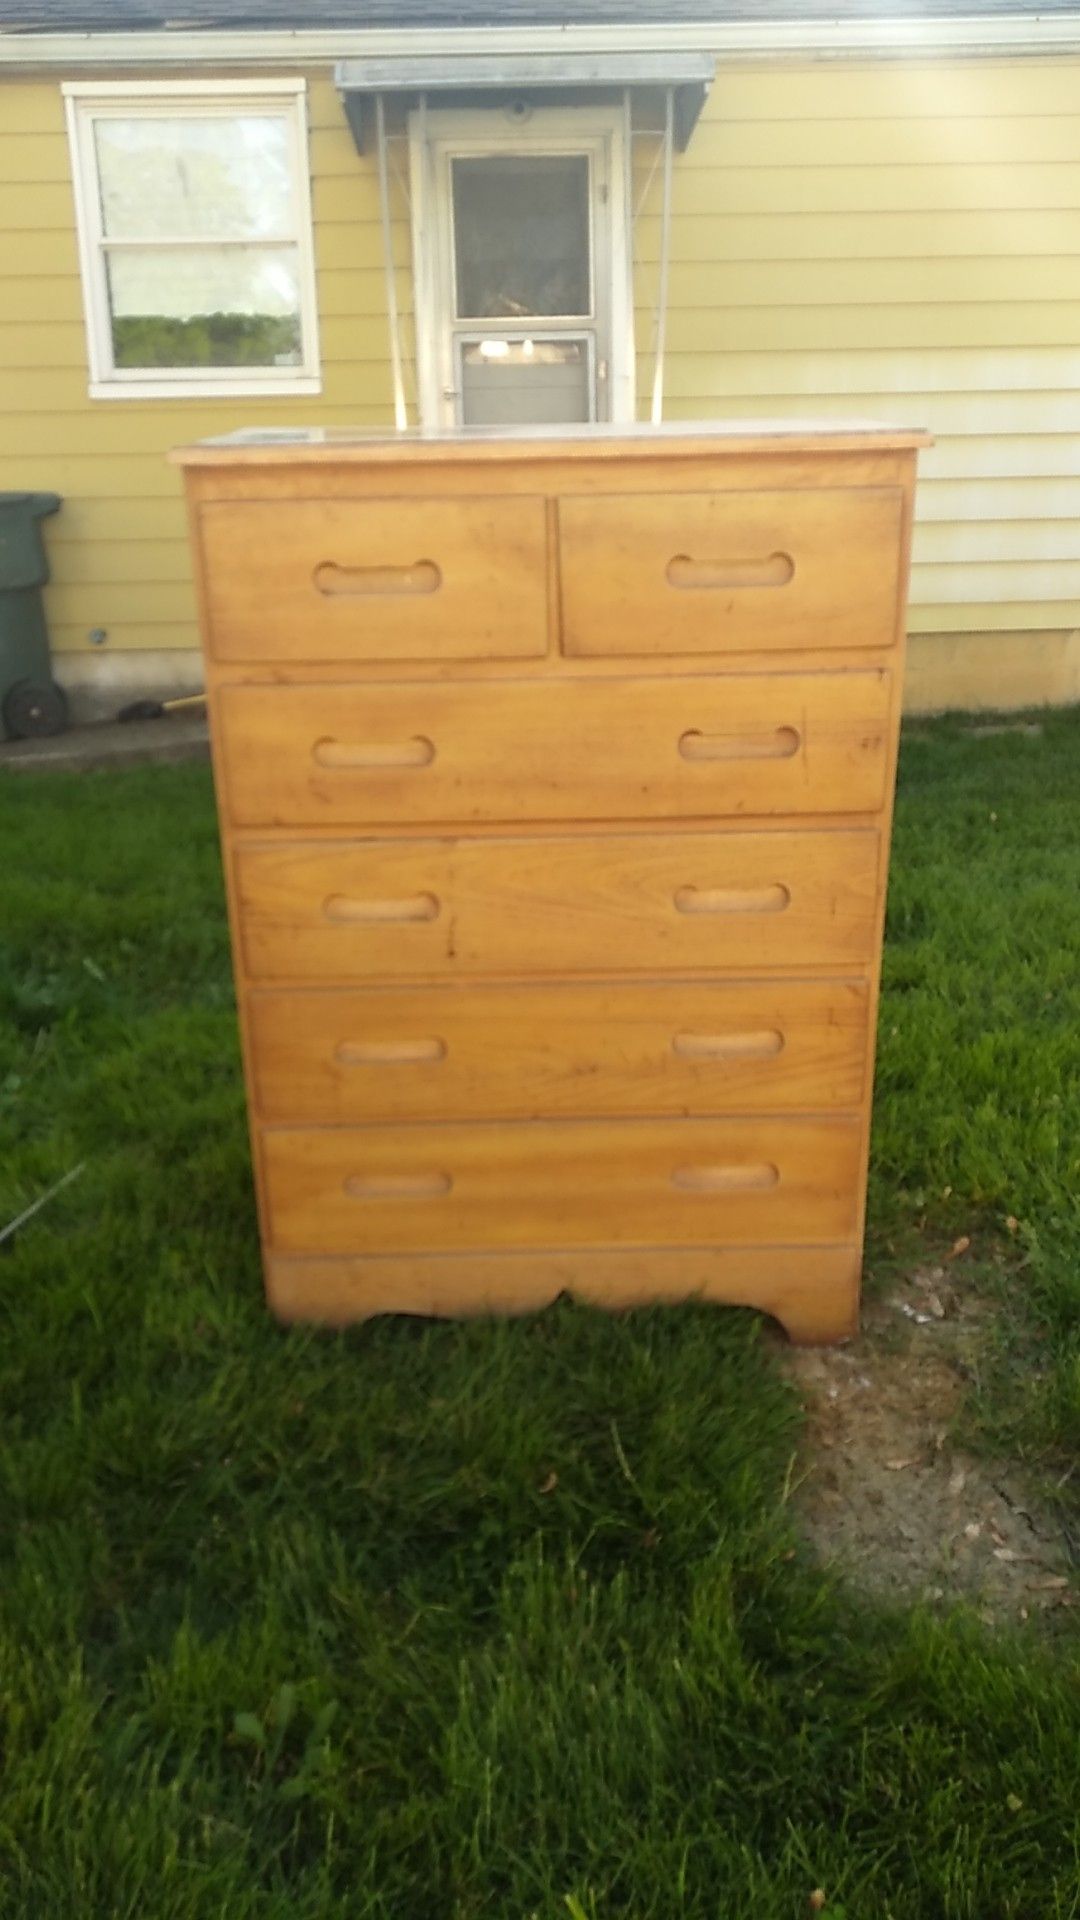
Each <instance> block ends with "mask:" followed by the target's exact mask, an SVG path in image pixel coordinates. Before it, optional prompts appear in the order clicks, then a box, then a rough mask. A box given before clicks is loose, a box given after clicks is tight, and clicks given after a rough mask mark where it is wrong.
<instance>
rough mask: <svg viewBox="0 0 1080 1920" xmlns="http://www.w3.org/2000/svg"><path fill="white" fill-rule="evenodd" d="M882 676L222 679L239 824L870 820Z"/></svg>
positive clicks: (885, 695) (877, 798) (881, 747)
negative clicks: (440, 681) (849, 816)
mask: <svg viewBox="0 0 1080 1920" xmlns="http://www.w3.org/2000/svg"><path fill="white" fill-rule="evenodd" d="M890 702H891V676H890V675H889V674H888V673H886V672H882V671H876V670H871V671H867V672H854V673H806V674H782V673H778V674H764V673H763V674H728V675H713V676H704V675H702V676H690V675H688V676H686V677H685V678H683V677H679V678H677V679H676V678H672V677H671V676H670V675H669V676H667V677H665V678H663V679H637V680H618V681H605V680H573V681H562V682H555V681H550V680H546V681H540V680H516V681H514V680H503V681H490V682H486V683H476V684H468V685H461V684H458V685H443V686H432V685H424V684H419V683H417V684H413V685H405V686H395V685H386V684H381V683H380V684H373V685H369V686H356V685H351V686H350V685H344V686H342V685H336V686H302V687H281V686H268V687H253V686H227V687H223V688H222V689H221V691H220V693H219V695H218V700H217V708H216V720H217V724H218V727H219V729H220V733H221V738H222V741H223V744H224V755H223V758H224V763H225V767H226V785H227V801H228V807H229V813H230V816H231V818H232V820H233V821H234V822H235V823H236V824H237V825H239V826H264V825H273V824H280V825H285V826H309V825H312V826H317V825H331V824H341V825H355V826H367V825H371V826H381V825H387V826H391V825H394V824H395V823H397V822H399V821H408V822H410V823H416V824H421V823H422V824H425V825H426V824H436V823H438V822H441V821H447V820H461V821H474V820H476V821H493V820H506V821H515V820H619V819H626V818H633V817H634V816H635V815H636V816H639V817H646V818H650V817H651V818H665V817H666V818H687V817H693V816H715V815H717V814H728V815H737V814H772V813H786V814H791V813H796V814H798V813H814V812H830V813H846V812H856V811H863V812H873V811H874V810H876V809H877V808H878V807H880V806H881V804H882V801H883V798H884V792H885V775H886V769H887V764H888V756H887V741H888V730H889V716H890Z"/></svg>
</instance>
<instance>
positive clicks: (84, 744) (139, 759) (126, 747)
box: [0, 713, 210, 773]
mask: <svg viewBox="0 0 1080 1920" xmlns="http://www.w3.org/2000/svg"><path fill="white" fill-rule="evenodd" d="M209 752H210V736H209V732H208V729H207V724H206V715H205V713H196V714H192V713H185V714H166V715H165V716H164V717H163V718H162V719H161V720H129V721H127V722H125V723H124V724H121V723H120V721H118V720H108V721H103V722H101V723H100V724H99V725H97V726H93V727H71V728H69V730H68V732H67V733H58V734H56V735H55V736H54V737H53V738H52V739H51V740H2V741H0V772H4V773H6V772H8V771H10V772H12V773H84V772H87V771H89V769H90V768H91V767H137V766H144V765H147V764H152V763H154V762H155V761H157V762H166V761H173V760H205V759H207V758H208V756H209Z"/></svg>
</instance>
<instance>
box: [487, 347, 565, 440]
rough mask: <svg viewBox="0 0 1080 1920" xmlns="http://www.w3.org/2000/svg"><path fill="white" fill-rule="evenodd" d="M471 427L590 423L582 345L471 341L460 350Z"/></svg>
mask: <svg viewBox="0 0 1080 1920" xmlns="http://www.w3.org/2000/svg"><path fill="white" fill-rule="evenodd" d="M461 390H462V417H463V423H464V425H465V426H467V427H522V426H533V427H535V426H543V425H552V426H561V425H563V424H564V423H565V422H566V421H568V420H588V419H590V418H591V408H590V405H589V401H590V393H589V353H588V347H587V345H586V343H585V341H584V340H498V339H491V340H471V341H467V342H466V343H465V344H464V345H463V346H462V349H461Z"/></svg>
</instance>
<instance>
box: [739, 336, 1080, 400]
mask: <svg viewBox="0 0 1080 1920" xmlns="http://www.w3.org/2000/svg"><path fill="white" fill-rule="evenodd" d="M716 367H717V378H716V383H715V384H716V389H717V391H718V392H723V393H728V394H733V395H738V394H756V395H765V394H769V395H773V396H776V397H777V398H778V399H779V397H780V396H786V395H800V396H803V397H811V398H813V399H814V400H815V401H816V400H817V399H818V398H819V397H820V396H825V395H831V396H833V397H835V398H836V399H837V400H841V399H847V398H849V397H851V396H859V400H858V404H860V405H861V403H862V402H861V397H862V396H864V395H867V394H879V395H881V396H882V399H883V402H884V401H885V400H888V401H889V403H890V404H891V402H892V399H893V397H894V396H899V395H908V396H910V397H911V398H912V400H913V402H914V403H915V404H917V405H918V404H921V403H922V401H923V400H924V399H931V398H947V397H951V396H952V395H954V394H955V395H959V396H965V395H968V394H976V395H978V394H990V395H992V394H995V393H998V392H1000V393H1006V394H1012V393H1015V394H1017V395H1021V394H1023V393H1025V392H1027V391H1029V390H1030V391H1033V392H1036V393H1054V392H1055V391H1058V390H1061V391H1066V392H1067V391H1069V390H1070V389H1072V388H1073V387H1074V386H1075V385H1076V382H1077V375H1078V371H1080V352H1078V350H1077V349H1076V348H1075V347H1039V348H1032V347H1028V346H1024V347H1016V346H1014V347H1004V348H1001V349H999V350H994V349H990V350H988V351H985V352H976V351H973V350H972V349H971V348H968V347H953V348H943V349H940V350H935V349H933V348H929V349H926V350H925V351H918V350H916V351H913V352H906V353H905V352H891V353H883V352H877V351H871V352H865V353H862V352H859V351H858V350H857V349H851V350H849V351H847V352H845V353H843V354H839V353H831V352H829V351H828V350H825V351H821V352H817V353H807V352H802V351H798V352H786V353H785V352H779V353H753V352H749V353H726V354H724V355H723V356H722V357H720V356H718V357H717V361H716Z"/></svg>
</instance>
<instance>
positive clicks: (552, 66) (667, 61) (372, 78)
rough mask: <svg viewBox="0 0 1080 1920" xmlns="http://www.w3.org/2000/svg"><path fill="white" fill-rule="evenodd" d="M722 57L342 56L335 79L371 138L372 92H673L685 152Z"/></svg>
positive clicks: (356, 128) (361, 132)
mask: <svg viewBox="0 0 1080 1920" xmlns="http://www.w3.org/2000/svg"><path fill="white" fill-rule="evenodd" d="M715 71H716V62H715V60H714V59H713V56H712V55H711V54H710V53H681V52H679V51H677V50H675V51H672V52H657V53H615V52H612V53H505V54H503V53H477V54H461V55H455V56H453V57H444V58H441V59H432V58H430V57H427V56H424V55H422V54H415V55H408V56H403V57H401V58H399V59H394V60H385V59H379V58H377V57H376V56H374V55H372V56H370V57H369V58H366V59H362V60H342V61H340V62H339V63H338V65H337V67H336V68H335V70H334V79H335V82H336V84H337V87H338V90H339V92H340V93H341V95H342V98H343V101H344V104H345V112H346V115H347V117H348V121H349V125H350V127H351V128H352V132H353V138H354V139H355V141H356V144H357V147H358V148H359V150H360V151H361V152H363V150H364V143H365V134H366V128H365V120H366V115H365V113H364V102H365V97H366V98H367V99H368V100H373V99H374V97H375V96H376V95H378V94H383V95H386V94H417V95H419V94H426V95H429V96H430V95H431V94H452V95H455V96H458V97H461V96H472V97H473V98H476V97H477V96H482V95H484V94H487V95H491V94H495V95H499V94H504V95H505V94H507V93H518V92H520V93H527V94H529V93H559V94H565V93H596V92H599V91H603V90H605V89H607V88H611V89H613V90H615V91H618V92H620V93H622V92H625V91H626V89H627V88H632V89H636V88H645V89H649V90H653V89H659V90H660V91H662V92H664V93H666V92H667V90H668V88H670V89H671V93H672V99H673V104H674V126H673V133H674V140H675V146H676V148H677V150H678V151H679V152H680V153H682V152H683V151H684V149H685V148H686V146H687V144H688V142H689V139H690V135H691V134H692V133H693V131H694V127H695V125H696V123H697V119H698V115H699V114H700V112H701V109H702V107H703V106H704V104H705V96H706V94H707V93H708V90H709V86H710V83H711V81H712V78H713V75H714V73H715Z"/></svg>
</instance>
